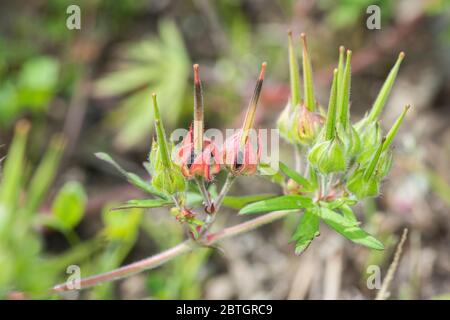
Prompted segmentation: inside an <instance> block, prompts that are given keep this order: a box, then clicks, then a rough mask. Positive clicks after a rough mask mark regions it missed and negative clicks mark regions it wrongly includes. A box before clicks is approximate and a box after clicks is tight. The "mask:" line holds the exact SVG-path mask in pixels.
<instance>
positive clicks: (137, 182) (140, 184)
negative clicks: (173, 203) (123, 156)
mask: <svg viewBox="0 0 450 320" xmlns="http://www.w3.org/2000/svg"><path fill="white" fill-rule="evenodd" d="M95 156H96V157H97V158H99V159H100V160H103V161H105V162H108V163H109V164H111V165H112V166H113V167H114V168H116V169H117V171H119V172H120V173H121V174H122V175H124V176H125V178H127V180H128V182H129V183H131V184H132V185H134V186H135V187H137V188H139V189H141V190H143V191H145V192H148V193H150V194H154V195H156V196H158V197H160V198H163V199H168V197H167V195H166V194H164V193H163V192H161V191H158V190H156V189H155V188H154V187H153V186H152V185H151V184H149V183H147V182H145V181H144V180H142V179H141V178H140V177H139V176H137V175H136V174H134V173H131V172H127V171H125V170H124V169H123V168H122V167H121V166H120V165H119V164H118V163H117V162H115V161H114V159H113V158H111V156H110V155H109V154H107V153H104V152H97V153H96V154H95Z"/></svg>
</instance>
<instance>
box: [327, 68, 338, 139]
mask: <svg viewBox="0 0 450 320" xmlns="http://www.w3.org/2000/svg"><path fill="white" fill-rule="evenodd" d="M338 76H339V71H338V69H334V72H333V82H332V84H331V92H330V101H329V103H328V114H327V122H326V124H325V128H326V131H325V139H326V140H331V139H333V138H334V132H335V128H336V99H337V86H338Z"/></svg>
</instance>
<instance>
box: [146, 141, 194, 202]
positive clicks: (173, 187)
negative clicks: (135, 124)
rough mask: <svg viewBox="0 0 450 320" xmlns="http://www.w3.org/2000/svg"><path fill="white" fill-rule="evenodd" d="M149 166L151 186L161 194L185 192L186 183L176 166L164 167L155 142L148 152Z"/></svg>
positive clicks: (158, 147)
mask: <svg viewBox="0 0 450 320" xmlns="http://www.w3.org/2000/svg"><path fill="white" fill-rule="evenodd" d="M150 164H151V168H152V170H151V171H153V172H152V185H153V186H154V187H155V188H156V189H158V190H161V191H163V192H167V193H168V194H174V193H177V192H183V191H185V190H186V182H185V180H184V177H183V175H182V174H181V171H180V168H179V167H178V166H176V165H174V164H173V165H172V166H171V167H165V166H164V164H163V161H162V159H161V150H160V146H159V145H158V143H157V142H156V141H154V142H153V144H152V150H151V152H150Z"/></svg>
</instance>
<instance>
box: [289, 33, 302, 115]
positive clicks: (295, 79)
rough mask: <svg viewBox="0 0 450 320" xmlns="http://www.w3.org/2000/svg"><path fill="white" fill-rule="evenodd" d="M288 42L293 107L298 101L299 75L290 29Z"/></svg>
mask: <svg viewBox="0 0 450 320" xmlns="http://www.w3.org/2000/svg"><path fill="white" fill-rule="evenodd" d="M288 43H289V76H290V80H291V105H292V106H293V107H295V106H297V105H298V104H299V103H300V75H299V71H298V63H297V54H296V53H295V49H294V44H293V41H292V31H291V30H289V31H288Z"/></svg>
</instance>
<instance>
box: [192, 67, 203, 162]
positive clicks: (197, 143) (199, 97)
mask: <svg viewBox="0 0 450 320" xmlns="http://www.w3.org/2000/svg"><path fill="white" fill-rule="evenodd" d="M193 135H194V151H195V153H196V154H199V153H201V152H202V151H203V92H202V82H201V80H200V72H199V67H198V64H194V132H193Z"/></svg>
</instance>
